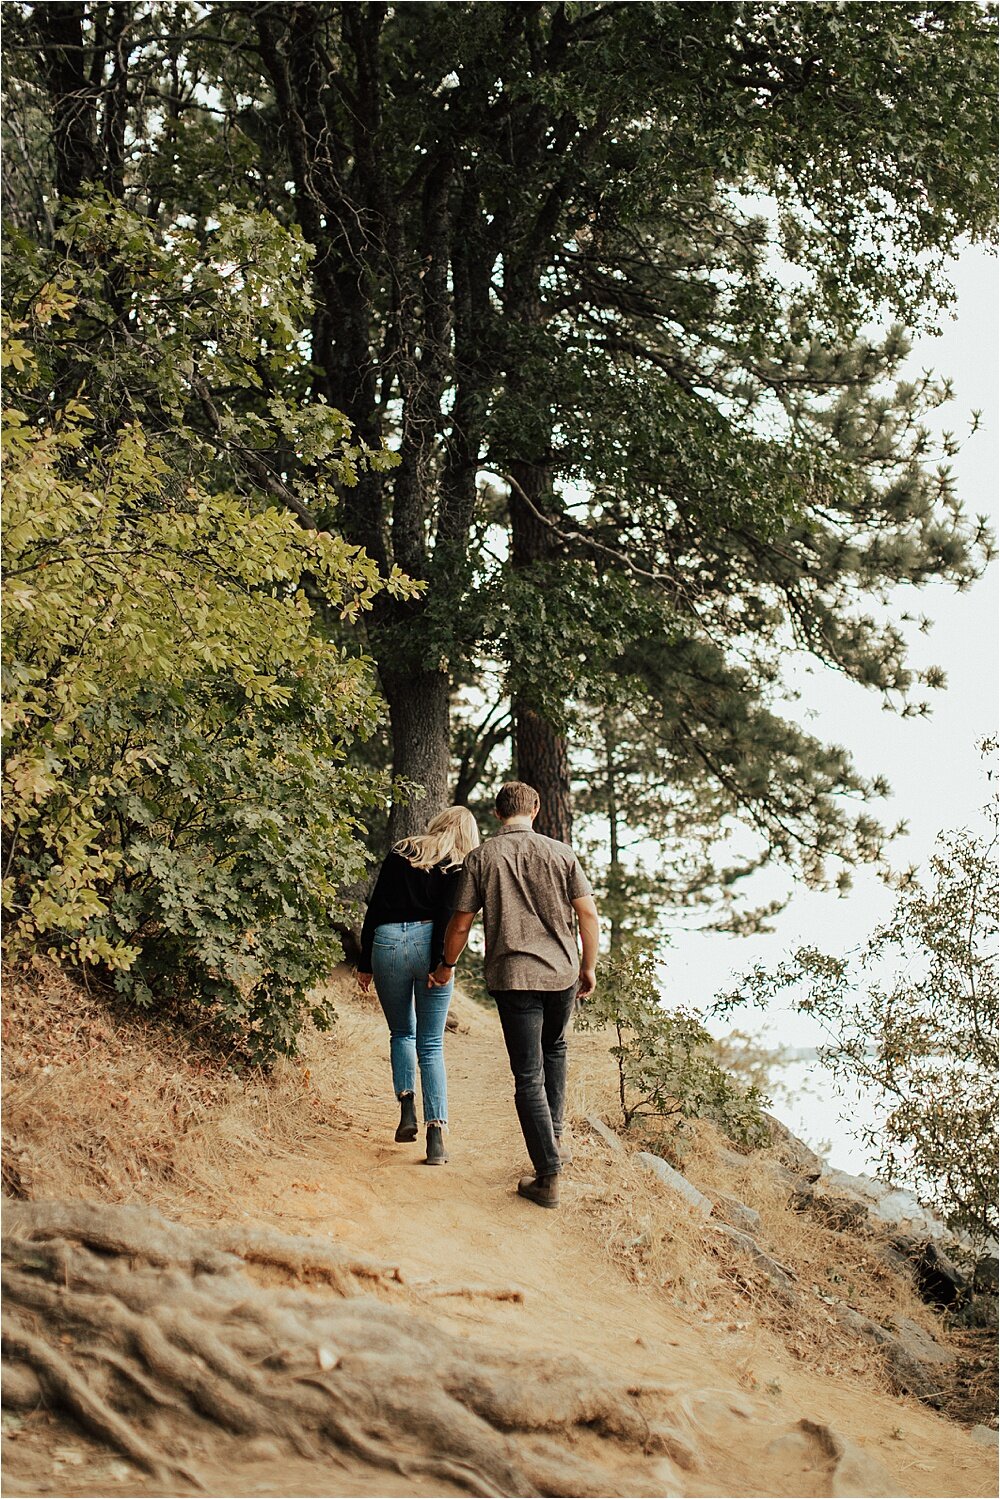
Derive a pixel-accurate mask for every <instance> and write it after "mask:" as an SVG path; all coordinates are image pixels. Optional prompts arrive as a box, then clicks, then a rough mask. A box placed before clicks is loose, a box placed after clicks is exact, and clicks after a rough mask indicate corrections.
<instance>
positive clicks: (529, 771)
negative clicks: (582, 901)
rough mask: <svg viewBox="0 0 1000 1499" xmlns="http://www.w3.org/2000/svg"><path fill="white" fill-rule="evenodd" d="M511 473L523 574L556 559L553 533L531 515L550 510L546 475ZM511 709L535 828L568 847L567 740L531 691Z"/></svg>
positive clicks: (529, 467) (516, 467) (515, 555)
mask: <svg viewBox="0 0 1000 1499" xmlns="http://www.w3.org/2000/svg"><path fill="white" fill-rule="evenodd" d="M511 471H512V472H511V477H512V478H513V479H514V481H515V484H514V488H513V489H512V492H511V497H510V518H511V562H512V564H513V566H514V567H520V568H525V567H529V566H531V564H532V563H535V562H543V561H550V560H552V559H553V558H554V557H555V556H556V555H557V554H556V551H555V549H554V547H553V544H552V532H551V530H550V529H549V528H548V526H546V525H545V524H544V522H543V521H540V520H539V519H538V516H537V515H536V514H535V510H538V511H541V512H542V513H543V514H544V513H545V512H546V510H548V509H550V508H551V503H552V480H551V473H550V470H549V469H548V467H547V466H546V465H545V464H544V463H528V462H525V461H523V460H518V461H516V462H514V463H512V465H511ZM529 502H530V503H529ZM513 707H514V746H515V752H516V756H517V774H518V779H519V780H522V781H526V782H527V783H528V785H529V786H534V788H535V790H536V791H537V792H538V798H539V801H540V802H541V808H540V810H539V813H538V817H537V819H536V822H535V827H536V828H537V830H538V832H540V833H544V834H545V836H546V837H547V838H557V839H558V840H559V841H560V842H561V843H571V842H572V839H573V798H572V792H571V789H570V772H569V745H568V742H567V739H566V736H565V734H562V733H560V732H559V730H558V729H556V728H555V727H554V726H553V725H552V723H551V722H549V721H548V719H546V718H545V716H544V715H543V714H542V713H540V712H539V711H538V709H537V707H536V706H535V703H534V702H533V697H532V693H531V691H530V689H528V688H522V689H521V690H520V691H519V692H517V693H516V694H515V697H514V705H513Z"/></svg>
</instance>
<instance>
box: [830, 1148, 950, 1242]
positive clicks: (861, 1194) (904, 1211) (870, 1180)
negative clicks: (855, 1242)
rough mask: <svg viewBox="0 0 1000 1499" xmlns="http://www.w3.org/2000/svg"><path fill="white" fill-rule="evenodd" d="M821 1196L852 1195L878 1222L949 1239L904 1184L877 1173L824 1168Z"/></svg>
mask: <svg viewBox="0 0 1000 1499" xmlns="http://www.w3.org/2000/svg"><path fill="white" fill-rule="evenodd" d="M816 1192H817V1195H818V1196H823V1197H831V1196H833V1197H844V1198H853V1199H855V1200H856V1201H858V1202H863V1203H864V1204H865V1205H866V1206H867V1209H868V1215H869V1218H870V1219H871V1220H872V1222H873V1223H875V1224H884V1225H886V1226H887V1227H890V1228H897V1229H899V1230H900V1232H902V1233H909V1234H913V1235H915V1236H917V1237H920V1238H924V1239H947V1238H948V1237H949V1234H948V1230H947V1228H946V1227H945V1225H944V1224H943V1223H942V1222H941V1220H940V1218H938V1217H936V1216H935V1214H934V1213H932V1212H931V1211H930V1210H929V1209H928V1208H925V1207H924V1206H923V1204H922V1203H921V1202H919V1201H918V1200H917V1198H916V1197H914V1195H913V1193H912V1192H906V1191H904V1190H903V1189H902V1188H901V1187H894V1186H893V1185H892V1183H891V1182H882V1181H879V1180H878V1179H877V1177H874V1176H851V1175H849V1174H848V1172H846V1171H837V1170H834V1169H833V1168H832V1167H829V1166H827V1167H825V1168H824V1170H823V1173H822V1176H821V1177H820V1179H819V1181H818V1182H817V1184H816Z"/></svg>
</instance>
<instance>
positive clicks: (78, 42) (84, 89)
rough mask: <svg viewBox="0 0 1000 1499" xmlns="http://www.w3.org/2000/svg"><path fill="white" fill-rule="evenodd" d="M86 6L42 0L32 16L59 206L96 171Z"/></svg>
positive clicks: (71, 0)
mask: <svg viewBox="0 0 1000 1499" xmlns="http://www.w3.org/2000/svg"><path fill="white" fill-rule="evenodd" d="M85 9H86V7H85V6H84V5H83V4H82V3H78V0H59V3H58V4H54V3H51V0H46V3H45V4H41V5H36V6H34V8H33V10H32V12H31V20H32V23H33V25H34V27H35V29H36V32H37V35H38V39H39V44H40V46H39V63H40V65H41V70H42V75H43V77H44V79H45V86H46V88H47V89H48V92H49V98H50V99H51V101H52V122H53V136H54V141H53V144H54V150H55V162H56V192H57V193H58V195H59V199H60V207H62V205H64V204H65V203H67V202H69V201H70V200H71V199H73V198H76V197H79V194H80V189H81V188H82V186H83V184H84V183H85V182H88V181H96V180H97V178H98V176H99V175H100V173H99V170H98V162H97V146H96V139H95V137H96V121H97V92H98V89H99V88H100V80H98V81H97V84H96V86H95V85H94V84H92V82H91V80H90V79H89V78H88V76H87V71H86V67H85V63H86V59H87V51H86V49H85V46H84V40H83V20H84V14H85Z"/></svg>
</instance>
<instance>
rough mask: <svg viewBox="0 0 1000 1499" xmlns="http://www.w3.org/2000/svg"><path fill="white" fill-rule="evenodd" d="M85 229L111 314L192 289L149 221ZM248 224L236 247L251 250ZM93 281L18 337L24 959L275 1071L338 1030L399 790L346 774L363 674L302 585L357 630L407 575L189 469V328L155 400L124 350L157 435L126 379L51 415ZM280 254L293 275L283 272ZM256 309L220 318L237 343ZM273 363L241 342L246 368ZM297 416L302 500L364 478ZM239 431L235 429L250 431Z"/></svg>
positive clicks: (50, 299) (14, 571)
mask: <svg viewBox="0 0 1000 1499" xmlns="http://www.w3.org/2000/svg"><path fill="white" fill-rule="evenodd" d="M95 215H96V216H95ZM81 222H82V223H83V224H84V225H87V224H89V225H90V226H91V231H92V232H95V233H96V232H97V230H96V229H94V225H95V224H96V226H97V229H100V230H101V232H102V233H103V234H104V235H105V237H107V236H117V238H115V239H114V244H113V248H114V250H115V256H113V257H112V263H113V264H114V266H115V269H116V271H117V273H118V294H119V297H121V295H122V294H123V293H122V288H123V287H124V288H126V289H128V288H130V287H131V292H130V294H131V295H132V296H133V298H134V299H135V300H136V303H137V305H138V304H139V303H142V302H143V293H144V292H145V293H146V296H147V300H146V302H145V303H144V304H143V305H144V306H145V311H146V316H147V319H149V318H152V314H150V312H149V307H150V306H155V305H156V302H157V299H158V298H159V299H163V298H164V296H165V291H164V284H163V278H164V277H165V276H166V275H167V274H168V273H169V274H170V275H174V276H176V277H178V278H180V282H181V285H182V286H183V284H184V281H185V278H187V279H188V280H189V281H190V278H191V277H192V276H194V275H195V271H196V270H197V267H195V268H194V269H192V265H191V264H190V263H188V264H185V262H184V259H183V257H182V256H174V257H170V256H167V257H164V256H163V255H161V254H159V252H157V253H156V254H153V251H154V250H155V249H156V247H155V246H153V247H152V248H151V246H150V242H149V233H150V231H149V230H148V228H147V227H144V226H143V225H142V224H141V222H140V224H139V225H138V227H134V226H132V225H131V223H130V220H129V216H128V215H125V214H124V212H123V211H121V210H117V209H116V210H114V211H111V210H108V209H102V208H101V207H100V205H98V208H97V210H95V212H94V213H92V214H91V216H90V217H89V218H86V217H84V215H82V214H81V217H80V219H79V220H78V221H77V222H76V225H75V227H74V228H73V229H72V233H73V234H76V235H77V236H78V235H79V234H80V233H82V230H81V228H80V224H81ZM230 227H231V228H232V226H230ZM266 227H267V230H268V234H269V235H270V236H271V238H272V239H273V240H274V242H275V243H276V244H277V245H278V246H279V247H280V246H281V244H282V240H281V232H280V231H279V230H278V229H277V227H276V226H274V225H273V223H270V224H268V225H267V226H266ZM244 229H245V231H246V233H247V235H248V236H249V240H250V243H251V245H252V246H253V247H255V253H261V254H263V251H261V249H260V244H261V242H260V241H259V239H254V238H253V236H252V235H251V234H250V229H249V228H248V227H247V226H246V225H244ZM133 230H134V232H133ZM234 233H235V229H233V230H232V232H231V233H229V234H228V235H227V237H226V238H225V239H224V242H223V244H222V245H221V246H220V247H219V253H220V254H221V255H223V256H224V257H234V256H235V255H236V254H237V247H236V245H235V244H234V240H233V234H234ZM129 235H131V236H132V238H129V237H128V236H129ZM105 249H107V246H105ZM189 249H190V252H191V255H192V256H194V253H195V249H196V246H194V245H193V244H192V245H191V246H189ZM286 249H287V247H286ZM247 253H248V254H249V253H250V252H249V250H248V252H247ZM130 256H131V257H132V260H130V258H129V257H130ZM147 262H148V264H147ZM94 264H95V261H94V259H93V257H91V259H89V260H87V259H85V260H84V261H83V262H81V268H80V270H79V274H78V275H77V274H76V273H75V272H69V273H66V274H64V275H62V276H61V278H60V280H59V282H58V283H51V282H50V283H47V284H46V285H44V286H41V287H39V288H36V289H35V292H34V296H33V300H31V301H30V302H27V303H25V304H23V305H22V306H21V307H20V308H19V309H18V310H19V312H20V315H19V316H18V317H16V318H14V319H13V320H12V321H10V322H9V323H8V327H7V333H8V339H7V343H6V347H5V354H4V362H5V366H6V368H7V370H8V380H7V388H8V392H9V393H10V395H11V397H12V400H11V405H10V407H9V408H8V409H7V410H6V411H5V412H4V420H3V450H4V458H5V479H6V485H5V520H6V523H5V527H4V534H3V558H4V567H5V573H6V579H7V608H6V613H5V637H4V689H5V691H4V696H5V721H4V748H5V756H6V758H5V766H4V803H3V835H4V876H5V878H4V882H3V901H4V907H5V910H6V912H7V923H6V942H7V945H8V948H9V949H10V950H11V951H12V952H13V953H14V954H15V955H16V954H18V953H20V954H22V955H24V954H30V953H31V952H34V951H37V950H41V951H44V952H46V953H48V954H50V955H52V956H53V957H56V958H60V959H63V960H68V961H70V962H71V963H75V964H80V965H85V964H87V965H95V964H96V965H99V966H100V967H101V968H102V969H103V970H104V971H105V972H106V973H107V974H108V975H109V976H110V977H111V978H112V980H113V982H114V983H115V985H116V987H117V988H118V989H119V990H121V991H122V992H124V993H126V994H128V995H130V996H131V997H132V998H133V999H135V1000H136V1001H137V1002H139V1003H141V1004H143V1005H151V1004H154V1003H155V1004H158V1005H163V1004H166V1003H173V1002H174V1001H177V1000H180V1001H183V1002H186V1003H187V1002H193V1003H195V1004H197V1005H200V1006H203V1007H205V1010H206V1013H207V1015H208V1016H210V1017H211V1020H212V1022H213V1023H214V1024H216V1025H218V1026H219V1027H221V1029H222V1030H223V1031H224V1032H225V1033H226V1034H227V1035H228V1036H229V1037H230V1038H231V1039H233V1040H235V1041H237V1042H238V1043H239V1044H240V1046H241V1047H243V1048H244V1049H245V1050H246V1051H247V1052H248V1053H249V1054H250V1055H251V1056H252V1057H253V1058H254V1059H255V1060H258V1061H267V1060H268V1059H270V1058H271V1057H273V1056H274V1055H275V1054H276V1053H278V1052H289V1051H291V1050H293V1049H294V1045H295V1038H296V1035H297V1033H298V1031H299V1029H300V1027H301V1025H302V1023H303V1020H304V1019H305V1018H306V1016H307V1015H308V1014H309V1013H310V1010H311V1012H312V1014H313V1017H314V1018H315V1019H316V1021H317V1022H318V1023H320V1024H324V1023H327V1022H328V1021H329V1019H330V1011H329V1009H328V1007H327V1006H325V1005H324V1004H322V1003H320V1004H318V1005H316V1006H311V1005H310V1001H309V999H308V991H309V990H310V988H311V987H312V986H313V985H315V984H316V982H317V980H319V979H321V978H323V977H324V976H325V975H326V974H327V973H328V972H329V969H330V966H331V965H332V963H333V962H334V961H336V959H337V958H338V957H339V956H340V954H341V949H340V946H339V943H338V941H337V938H336V935H335V932H334V925H335V922H336V920H337V919H338V917H339V918H341V919H342V918H343V915H344V913H343V911H342V910H340V909H339V905H338V902H339V897H338V892H339V891H340V890H341V889H342V888H343V887H344V886H345V885H346V884H348V883H350V882H351V881H352V880H354V879H356V878H357V876H358V875H359V874H360V872H361V869H362V865H363V858H364V852H363V845H362V843H361V838H360V835H361V834H362V832H363V827H362V824H361V821H360V818H361V816H362V815H363V813H364V810H365V808H366V807H368V806H371V805H373V804H375V803H376V802H378V801H379V800H384V798H385V796H386V794H387V786H386V782H385V778H384V777H382V776H380V775H378V774H377V773H367V774H366V773H364V772H361V771H358V770H356V769H352V768H350V767H349V766H348V765H347V763H346V756H347V750H348V747H349V746H350V744H351V742H352V740H354V739H355V738H357V737H358V736H364V735H367V734H369V733H370V732H371V731H372V729H373V728H374V726H375V724H376V722H377V720H378V714H379V707H378V697H377V694H376V691H375V686H374V681H373V677H372V674H371V672H370V670H369V668H368V664H367V663H366V662H365V661H363V660H360V659H357V658H353V659H352V658H349V657H348V656H347V655H346V654H345V652H344V651H343V650H342V649H341V648H340V647H339V646H338V645H337V644H336V643H335V642H334V641H332V640H331V639H329V638H326V637H325V636H324V635H322V634H321V633H319V631H318V628H317V619H316V616H315V614H314V610H313V608H312V607H311V605H310V602H309V601H308V599H307V596H306V587H307V585H308V588H309V594H310V598H317V597H318V598H320V599H321V600H322V604H323V608H324V611H325V612H326V615H327V616H328V617H329V616H330V615H331V614H332V615H333V616H334V617H336V616H337V615H338V614H339V615H340V616H341V617H345V618H353V617H355V616H356V615H357V613H358V612H359V611H360V610H363V609H365V608H367V607H368V605H369V604H370V602H371V600H372V598H373V597H374V596H375V594H376V593H377V592H378V590H379V589H380V588H382V587H389V588H390V589H392V590H394V591H409V590H410V589H411V588H412V585H410V584H409V583H408V582H407V581H406V580H403V579H401V578H399V577H397V576H394V577H392V578H390V579H388V580H380V579H379V577H378V574H377V569H376V567H375V565H374V563H373V562H372V561H371V560H370V559H369V558H367V557H366V556H365V555H364V553H362V552H361V551H360V550H359V549H357V548H355V547H352V546H350V545H348V544H347V543H346V542H345V541H344V540H343V539H341V538H340V537H337V536H335V535H332V534H330V533H328V532H325V531H318V530H311V529H304V528H303V527H302V525H300V523H299V521H298V520H297V519H296V518H295V516H294V515H293V514H292V513H291V512H290V511H289V510H287V509H276V508H268V507H267V506H266V504H265V503H264V498H263V496H260V495H258V494H256V493H255V492H254V491H253V489H252V487H248V488H245V490H243V491H241V490H239V489H237V488H235V487H234V486H233V485H232V484H231V483H230V484H225V483H224V482H223V478H224V476H223V475H222V474H221V473H220V471H219V470H218V469H216V468H214V467H213V466H212V465H211V464H210V463H207V462H206V459H205V457H204V455H202V456H201V458H200V459H199V452H200V450H201V446H202V441H201V438H200V436H199V434H198V432H197V431H196V430H195V429H194V428H192V427H189V426H188V425H186V424H185V418H184V411H183V409H182V408H183V402H182V397H183V390H182V389H180V387H179V386H177V385H176V383H175V382H176V381H177V378H178V371H179V370H180V371H183V369H184V368H185V361H187V367H188V368H194V367H195V365H196V364H197V357H196V355H197V350H196V349H195V348H194V347H193V345H192V344H191V343H190V339H191V338H193V336H194V335H193V334H192V333H191V332H190V329H189V331H188V333H187V334H185V335H184V336H185V337H187V338H188V339H189V343H188V345H186V346H184V345H183V344H182V342H181V333H180V332H179V331H177V330H176V329H175V331H174V335H172V341H171V343H170V348H169V353H170V356H171V361H172V362H171V364H170V369H169V371H168V373H167V374H164V375H163V376H162V379H163V380H164V381H165V382H166V384H165V386H164V388H163V390H160V391H159V392H157V390H156V388H155V387H156V382H157V381H158V380H159V379H160V378H161V376H160V374H159V364H157V363H155V362H151V360H152V356H153V355H154V354H155V347H154V344H153V342H150V344H149V346H148V347H147V349H146V354H147V356H149V357H148V358H147V359H146V364H145V365H142V360H139V359H138V356H137V355H136V353H135V348H134V345H135V344H136V343H141V339H140V338H139V335H138V334H136V333H135V332H134V331H133V334H132V337H131V341H130V342H129V343H128V345H127V347H128V348H129V353H130V358H131V359H132V360H135V361H136V363H135V365H134V366H132V365H130V366H129V367H128V369H127V371H126V373H127V374H128V377H129V379H130V380H131V379H132V376H133V375H134V377H135V381H136V382H138V381H139V378H140V374H139V367H140V365H142V367H143V368H146V367H147V366H148V369H149V370H150V371H151V373H150V374H149V375H148V381H147V387H148V388H147V389H146V396H147V397H148V402H147V404H152V402H153V399H154V396H157V399H158V400H159V405H158V413H159V420H158V423H156V424H155V425H156V430H155V434H154V433H153V432H152V431H151V430H150V429H149V427H148V426H147V424H146V423H144V422H142V421H140V420H138V419H137V418H136V417H135V416H134V415H129V416H128V418H127V419H125V420H122V419H121V412H122V410H123V409H124V410H125V411H126V413H128V412H129V411H132V412H134V409H135V398H136V388H137V385H136V384H133V385H131V386H130V389H129V401H128V402H126V400H125V398H124V393H123V391H122V390H121V389H119V388H117V387H116V386H115V385H114V383H113V381H112V383H110V384H102V383H101V382H100V381H97V382H95V388H94V390H93V392H91V391H89V390H88V389H87V388H86V387H85V386H84V387H83V388H81V386H80V384H79V383H76V384H75V385H74V387H73V389H74V393H73V394H71V395H65V396H64V397H63V398H62V399H61V401H59V402H53V399H52V393H53V390H58V389H60V387H62V386H64V384H65V381H64V380H63V379H62V376H65V375H66V373H67V371H71V372H72V374H73V378H74V381H76V379H77V376H78V374H79V372H80V365H79V361H80V347H79V344H80V339H81V328H86V329H87V330H91V329H92V327H93V321H94V317H95V308H96V307H97V306H98V305H99V304H98V301H97V298H98V291H99V286H98V281H99V276H98V272H97V271H95V270H94V269H93V266H94ZM275 265H276V266H277V269H278V270H279V271H281V272H282V274H284V273H285V271H287V270H288V261H287V256H286V257H285V258H283V257H282V256H281V255H276V256H275ZM143 267H146V269H145V270H144V269H143ZM227 268H228V267H227ZM144 276H146V277H147V281H144V280H143V277H144ZM130 277H131V278H132V280H131V281H130ZM228 280H229V281H234V280H235V281H237V282H239V280H240V278H239V277H233V276H232V275H229V277H228ZM147 282H148V284H147ZM258 290H259V288H258ZM185 294H186V293H185ZM227 295H229V293H228V292H226V291H225V290H224V289H222V290H219V289H217V295H215V296H214V298H213V299H212V300H211V308H212V321H211V325H210V327H207V328H206V329H205V330H203V332H204V336H205V337H206V338H209V336H210V335H211V339H212V341H213V343H214V339H215V337H216V336H219V337H223V338H224V337H225V334H226V296H227ZM232 295H233V296H234V297H236V293H235V292H234V293H233V294H232ZM247 295H248V294H247V293H246V291H245V287H244V291H243V292H241V293H240V295H239V296H238V297H236V305H235V306H234V307H233V308H232V309H230V310H231V313H232V319H231V321H232V323H233V327H232V328H231V329H230V332H232V333H233V334H234V337H235V333H236V332H239V331H240V330H241V329H242V336H243V337H244V341H245V339H246V329H245V328H243V323H244V322H245V319H246V317H247V307H246V300H247ZM167 300H168V301H169V300H170V299H169V298H168V299H167ZM274 300H275V299H274V298H272V299H270V300H269V299H267V298H265V301H267V302H268V305H269V308H270V311H269V314H268V315H269V316H270V317H272V318H273V317H274V316H275V307H274ZM175 305H176V304H175ZM206 305H207V304H206ZM107 316H108V322H109V326H111V327H112V329H113V328H114V326H115V318H114V316H113V315H112V312H111V310H110V309H107ZM190 321H191V322H192V324H194V323H195V322H196V319H195V318H194V317H192V319H191V320H190ZM154 324H155V318H154V319H153V322H152V323H151V324H150V328H148V329H147V332H146V336H147V337H148V338H149V339H150V340H152V339H153V334H154V333H155V332H156V328H155V326H154ZM112 342H113V338H112ZM92 346H93V347H96V348H97V349H100V348H101V344H100V342H99V341H98V342H97V343H96V344H92ZM226 347H227V348H229V349H232V347H233V342H232V340H227V341H226ZM259 354H260V341H259V339H258V340H257V342H256V343H255V342H253V340H251V341H250V345H249V350H248V356H247V357H248V358H253V359H256V358H258V357H259ZM228 357H229V359H230V367H229V369H228V372H227V378H232V377H233V373H234V369H235V365H234V364H233V356H232V354H230V355H229V356H228ZM162 359H163V353H162V351H161V357H160V362H161V363H162ZM109 368H110V366H109ZM250 373H251V374H252V371H251V372H250ZM249 378H250V376H249V375H248V379H249ZM149 382H152V383H151V384H150V383H149ZM161 397H162V399H160V398H161ZM168 397H169V401H168V399H167V398H168ZM171 403H172V404H171ZM286 416H287V420H284V418H283V420H284V427H285V428H286V429H289V430H290V427H291V425H294V423H293V420H292V416H291V415H288V414H286ZM295 420H296V421H298V424H299V425H300V426H305V427H310V428H311V430H312V431H313V433H314V437H315V434H316V432H317V431H318V430H319V428H320V427H321V426H324V430H325V432H326V437H325V438H324V439H323V442H322V444H320V443H319V439H318V438H316V444H317V446H316V447H315V448H314V451H313V454H312V457H313V462H312V464H311V469H310V472H311V475H312V478H311V480H310V484H311V488H312V491H313V492H315V491H316V489H317V487H318V485H319V484H320V483H321V482H322V483H326V482H328V481H334V480H335V481H336V482H339V483H350V482H353V480H354V479H355V478H356V475H357V467H358V464H359V462H362V461H368V459H367V458H365V456H364V455H363V454H359V452H358V451H357V450H356V449H352V448H350V447H349V445H348V437H347V424H346V422H345V420H344V418H343V417H342V416H341V415H340V414H339V413H337V412H331V411H329V410H328V409H326V408H324V409H323V410H322V411H321V412H319V413H317V414H316V419H315V421H312V420H311V419H310V420H308V421H307V420H306V419H305V418H302V417H301V416H300V417H298V418H296V419H295ZM227 432H228V434H229V435H230V437H233V438H234V440H241V439H239V437H238V428H237V425H236V419H235V417H234V418H233V420H232V421H231V422H229V423H228V425H227ZM234 435H235V436H234ZM376 459H378V461H380V462H381V461H382V460H381V458H380V457H379V455H373V456H372V458H371V461H376ZM320 473H323V474H325V475H326V476H327V478H326V479H325V480H320V479H318V478H317V475H318V474H320Z"/></svg>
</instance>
